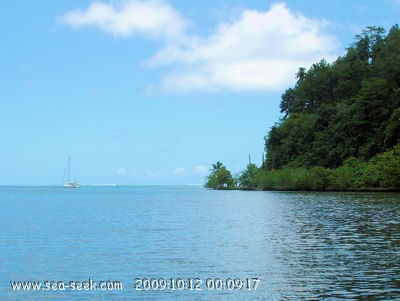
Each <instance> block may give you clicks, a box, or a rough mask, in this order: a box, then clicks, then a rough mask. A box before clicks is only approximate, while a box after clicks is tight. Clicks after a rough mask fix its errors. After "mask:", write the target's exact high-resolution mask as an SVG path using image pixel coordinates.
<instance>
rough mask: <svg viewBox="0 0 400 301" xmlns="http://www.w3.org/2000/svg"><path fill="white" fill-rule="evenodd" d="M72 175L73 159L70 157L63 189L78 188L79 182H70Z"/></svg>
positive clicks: (65, 171)
mask: <svg viewBox="0 0 400 301" xmlns="http://www.w3.org/2000/svg"><path fill="white" fill-rule="evenodd" d="M70 174H71V157H70V156H68V161H67V166H65V170H64V176H63V187H64V188H78V187H79V185H78V182H76V181H74V182H72V181H71V180H70ZM66 176H67V182H65V177H66Z"/></svg>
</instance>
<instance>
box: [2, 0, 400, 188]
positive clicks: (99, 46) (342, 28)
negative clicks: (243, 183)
mask: <svg viewBox="0 0 400 301" xmlns="http://www.w3.org/2000/svg"><path fill="white" fill-rule="evenodd" d="M0 17H1V22H2V25H3V26H1V28H0V31H1V36H2V43H1V46H0V66H1V70H2V72H1V73H0V76H1V82H2V85H1V86H0V122H1V123H0V124H1V131H0V139H1V141H2V147H1V148H0V185H59V184H61V182H62V176H63V173H64V167H65V164H66V161H67V158H68V156H69V155H70V156H71V161H72V175H73V177H74V179H76V180H78V181H79V182H80V183H81V184H99V183H116V184H138V185H141V184H150V185H158V184H166V185H168V184H197V183H203V182H204V176H205V175H206V174H207V172H208V169H209V168H210V166H211V164H212V163H215V162H216V161H218V160H219V161H222V162H223V163H224V164H225V165H226V166H227V167H228V168H229V169H230V170H231V171H232V172H233V173H237V172H240V171H241V170H242V169H243V168H245V166H246V164H247V162H248V157H249V155H250V156H251V160H252V161H253V162H254V163H256V164H260V163H261V158H262V154H263V151H264V140H263V137H264V136H265V135H266V134H267V133H268V130H269V128H270V127H271V126H272V125H273V124H274V123H275V122H276V121H278V119H279V117H280V114H279V102H280V96H281V94H282V93H283V92H284V90H285V89H286V88H288V87H290V86H292V85H293V84H294V81H295V78H294V74H295V73H296V71H297V70H298V68H299V67H306V68H308V67H309V66H310V65H311V64H313V63H316V62H319V61H320V60H321V59H325V60H327V61H328V62H331V61H333V60H335V59H336V58H337V57H338V56H339V55H342V54H343V53H344V51H345V48H346V47H348V46H349V45H350V44H351V43H352V42H353V40H354V36H355V35H357V34H359V33H361V31H362V30H363V29H364V28H365V27H366V26H370V25H374V26H383V27H384V28H385V29H387V30H388V29H390V27H391V26H392V25H394V24H395V23H397V22H398V20H399V17H400V1H398V0H381V1H378V0H367V1H365V0H363V1H360V0H352V1H348V0H346V1H344V0H338V1H325V0H304V1H298V0H290V1H285V2H279V1H267V0H246V1H244V0H229V1H228V0H213V1H209V0H203V1H197V2H193V1H184V0H170V1H168V0H140V1H139V0H111V1H86V0H79V1H78V0H73V1H50V0H42V1H40V3H39V2H37V1H22V0H15V1H3V2H2V4H1V9H0Z"/></svg>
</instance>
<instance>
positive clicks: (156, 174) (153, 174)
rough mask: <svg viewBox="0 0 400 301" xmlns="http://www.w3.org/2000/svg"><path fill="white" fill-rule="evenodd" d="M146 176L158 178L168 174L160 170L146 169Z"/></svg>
mask: <svg viewBox="0 0 400 301" xmlns="http://www.w3.org/2000/svg"><path fill="white" fill-rule="evenodd" d="M146 176H147V177H148V178H152V179H159V178H165V177H167V176H168V174H167V173H166V172H165V171H162V170H156V171H153V170H148V171H146Z"/></svg>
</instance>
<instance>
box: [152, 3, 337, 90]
mask: <svg viewBox="0 0 400 301" xmlns="http://www.w3.org/2000/svg"><path fill="white" fill-rule="evenodd" d="M326 25H327V22H326V21H323V20H314V19H310V18H307V17H305V16H303V15H301V14H300V13H293V12H291V11H290V10H288V8H287V7H286V6H285V5H284V4H275V5H273V6H271V8H270V10H269V11H265V12H264V11H257V10H245V11H244V12H243V13H242V15H241V16H240V18H239V19H238V20H236V21H234V22H231V23H222V24H220V25H219V26H218V27H217V28H216V30H215V31H214V33H213V34H211V35H210V36H209V37H207V38H198V37H192V38H191V39H188V40H187V41H186V43H181V44H177V45H167V46H166V47H165V48H164V49H162V50H160V51H159V52H158V53H157V54H156V55H155V56H153V57H152V58H151V59H150V60H149V66H152V67H158V66H162V65H171V66H172V70H171V71H170V72H169V73H168V74H166V75H165V77H164V79H163V87H164V88H165V89H167V90H176V91H184V92H189V91H193V90H209V91H213V90H217V91H218V90H224V89H228V90H234V91H236V90H239V91H240V90H281V89H283V88H284V87H285V86H287V85H289V84H291V83H292V82H293V81H294V74H295V73H296V71H297V70H298V68H299V67H301V66H305V67H309V66H310V65H311V64H312V63H315V62H318V61H320V60H321V59H323V58H325V59H326V60H328V61H331V60H333V59H334V58H335V57H336V54H335V53H336V51H337V46H338V41H337V40H336V38H335V37H333V36H331V35H328V34H324V33H323V28H324V27H325V26H326Z"/></svg>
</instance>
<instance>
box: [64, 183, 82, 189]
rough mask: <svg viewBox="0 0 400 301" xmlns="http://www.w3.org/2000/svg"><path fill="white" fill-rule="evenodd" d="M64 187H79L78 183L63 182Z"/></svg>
mask: <svg viewBox="0 0 400 301" xmlns="http://www.w3.org/2000/svg"><path fill="white" fill-rule="evenodd" d="M63 187H64V188H78V187H79V186H78V183H67V184H63Z"/></svg>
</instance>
